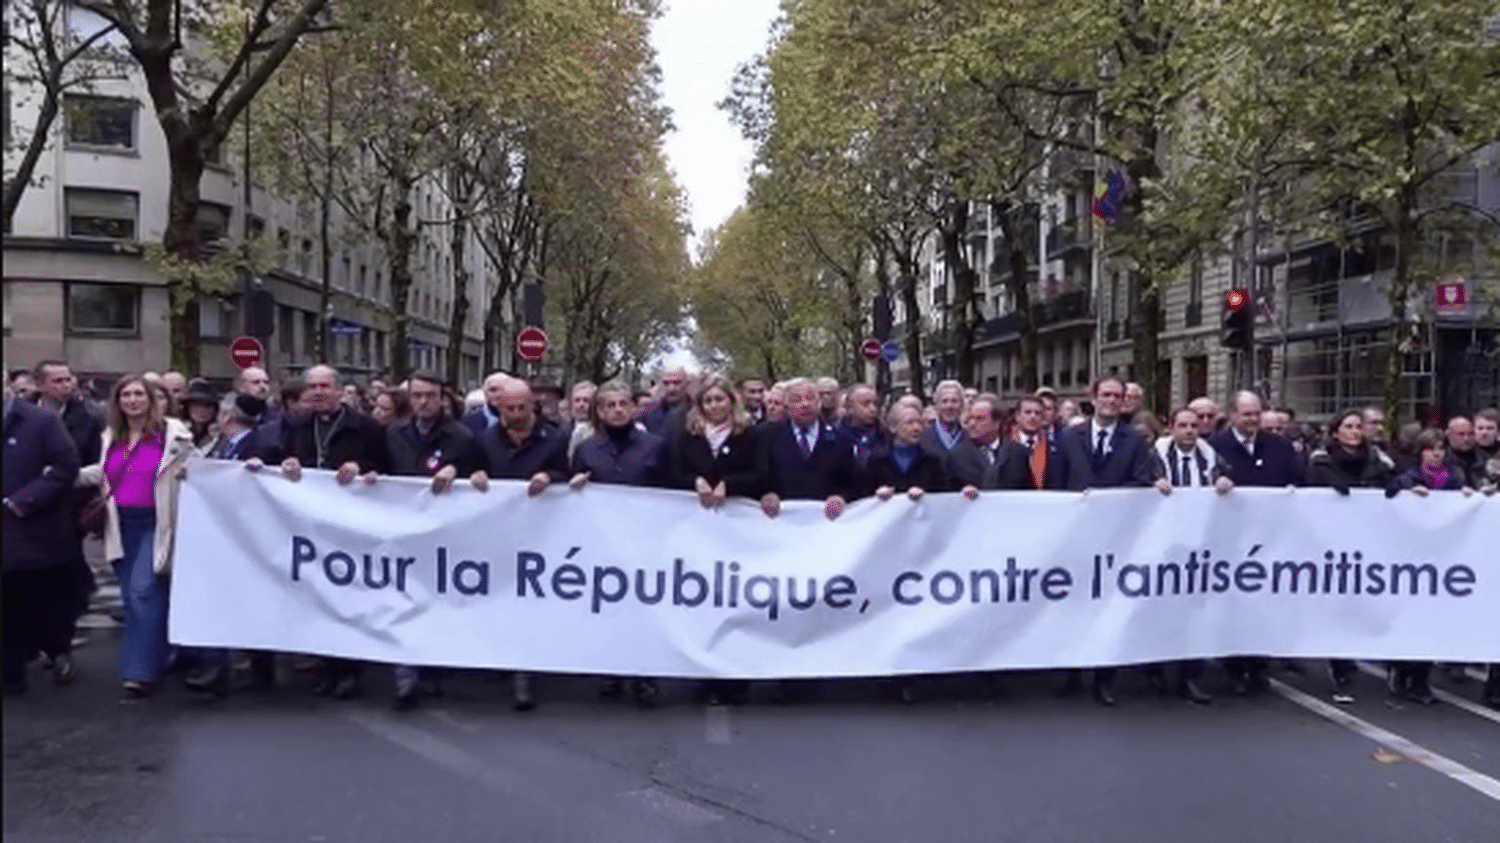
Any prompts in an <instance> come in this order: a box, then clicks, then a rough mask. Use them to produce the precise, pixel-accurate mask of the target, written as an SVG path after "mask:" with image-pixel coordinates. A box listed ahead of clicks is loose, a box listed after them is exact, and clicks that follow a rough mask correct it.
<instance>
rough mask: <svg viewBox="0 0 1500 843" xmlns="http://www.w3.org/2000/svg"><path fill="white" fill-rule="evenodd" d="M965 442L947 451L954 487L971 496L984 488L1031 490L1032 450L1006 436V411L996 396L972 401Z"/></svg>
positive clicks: (946, 463) (981, 396) (949, 471)
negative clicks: (1029, 462)
mask: <svg viewBox="0 0 1500 843" xmlns="http://www.w3.org/2000/svg"><path fill="white" fill-rule="evenodd" d="M964 430H965V433H966V435H965V436H964V438H963V441H961V442H959V443H958V444H957V445H954V446H953V450H951V451H949V452H948V456H947V458H946V460H945V461H944V465H945V467H946V469H947V472H948V477H949V479H950V480H951V482H952V485H953V487H954V488H957V489H962V490H963V493H964V494H965V495H967V496H969V497H974V496H975V494H977V493H978V492H979V491H981V490H989V489H1030V488H1031V477H1030V468H1029V466H1028V465H1027V461H1028V460H1029V459H1030V458H1031V454H1030V452H1028V451H1027V450H1026V449H1025V448H1023V447H1022V446H1021V444H1020V443H1019V442H1016V441H1014V440H1011V439H1008V438H1006V437H1005V435H1004V430H1005V411H1004V410H1003V409H1002V408H1001V405H1000V399H999V398H998V397H996V396H994V395H980V396H977V397H976V398H975V399H974V400H973V401H972V402H970V403H969V412H968V417H967V419H966V421H965V423H964Z"/></svg>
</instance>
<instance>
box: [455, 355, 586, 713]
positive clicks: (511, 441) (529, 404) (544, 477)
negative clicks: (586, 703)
mask: <svg viewBox="0 0 1500 843" xmlns="http://www.w3.org/2000/svg"><path fill="white" fill-rule="evenodd" d="M495 387H496V388H495V390H494V396H495V404H494V405H493V406H492V409H493V410H494V411H495V412H496V413H497V414H498V418H499V421H498V423H497V424H494V425H491V426H490V427H488V428H485V430H484V431H483V432H482V433H480V434H478V435H477V436H475V437H474V441H473V443H472V445H471V446H470V451H471V454H470V459H472V460H473V461H474V462H473V464H474V465H475V466H477V467H476V469H475V470H474V472H473V473H472V474H471V475H470V476H469V483H470V484H472V485H473V487H474V489H475V491H478V492H487V491H489V488H490V479H491V478H494V479H496V480H525V481H527V487H526V491H527V493H528V494H530V495H532V496H533V497H535V496H536V495H540V494H541V493H542V492H544V491H546V490H547V488H548V487H549V486H551V485H552V484H553V483H563V482H566V481H567V479H568V433H567V432H566V431H564V430H562V429H561V428H558V427H555V426H553V425H548V424H545V423H544V421H543V420H542V419H541V418H539V417H538V416H537V413H536V399H535V398H534V397H533V396H532V394H531V386H530V385H528V384H527V383H526V381H523V380H521V379H520V378H512V377H508V376H507V377H505V378H504V379H502V380H499V381H497V382H496V384H495ZM486 390H488V387H486ZM487 394H488V392H487ZM513 679H514V683H513V686H512V687H513V689H514V692H515V704H514V706H513V707H514V708H515V710H516V711H531V710H532V709H534V708H536V702H535V700H534V699H533V698H532V695H531V676H530V675H528V674H525V673H516V674H515V675H514V677H513Z"/></svg>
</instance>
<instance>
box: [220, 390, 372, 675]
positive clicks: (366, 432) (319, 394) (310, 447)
mask: <svg viewBox="0 0 1500 843" xmlns="http://www.w3.org/2000/svg"><path fill="white" fill-rule="evenodd" d="M303 379H304V380H305V381H306V382H307V391H306V393H305V394H304V396H303V402H304V403H305V404H306V406H307V410H308V412H307V413H306V414H304V415H301V416H298V417H296V418H294V419H293V420H292V422H291V424H290V425H289V426H287V427H286V428H285V429H284V430H283V431H282V435H281V441H280V442H278V443H276V452H277V453H279V454H280V455H281V463H280V466H279V468H280V471H281V476H282V477H285V478H286V479H288V480H290V481H292V482H297V481H298V480H301V479H302V467H303V466H304V465H307V466H311V467H313V468H321V469H328V470H331V471H334V472H336V474H335V476H336V479H337V480H338V482H339V484H340V485H344V486H347V485H348V484H350V483H352V482H354V480H355V478H356V477H360V478H363V479H364V481H365V482H367V483H373V482H375V478H376V476H377V475H379V474H382V473H388V472H389V471H390V450H389V448H388V447H387V444H386V431H385V428H383V427H381V426H380V423H379V422H377V421H375V420H374V419H372V418H370V417H369V416H367V415H365V414H364V413H361V412H360V411H359V410H356V409H354V408H353V407H349V406H347V405H346V404H345V403H344V402H343V397H344V392H343V389H342V387H341V386H340V378H339V373H338V370H337V369H334V368H333V367H332V366H324V365H318V366H313V367H312V368H310V369H308V370H307V372H306V373H305V374H304V375H303ZM263 459H264V458H263V456H262V455H257V456H256V457H253V458H251V459H250V460H247V461H246V463H245V468H246V469H247V470H249V471H259V470H261V469H262V468H263V467H264V465H265V463H264V461H263ZM360 673H361V671H360V665H359V663H358V662H355V661H351V660H349V659H335V658H328V659H325V660H324V661H323V673H322V676H321V677H320V678H319V680H318V682H317V683H316V684H315V685H314V687H313V693H314V694H316V695H318V696H331V697H333V698H335V699H339V700H347V699H350V698H352V697H355V696H358V694H359V691H360V687H359V684H360Z"/></svg>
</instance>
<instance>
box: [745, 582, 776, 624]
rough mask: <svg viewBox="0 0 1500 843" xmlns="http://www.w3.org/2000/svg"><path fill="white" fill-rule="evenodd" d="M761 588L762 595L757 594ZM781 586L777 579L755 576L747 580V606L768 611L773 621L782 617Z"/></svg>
mask: <svg viewBox="0 0 1500 843" xmlns="http://www.w3.org/2000/svg"><path fill="white" fill-rule="evenodd" d="M757 586H760V587H761V589H760V591H761V592H762V593H757V589H756V587H757ZM780 595H781V584H780V581H779V580H777V579H776V578H775V577H763V576H759V575H757V576H753V577H750V578H748V579H746V580H745V605H746V606H749V607H750V608H752V609H761V610H765V611H766V616H767V617H769V618H770V619H771V620H773V621H774V620H776V619H777V618H779V617H781V601H780Z"/></svg>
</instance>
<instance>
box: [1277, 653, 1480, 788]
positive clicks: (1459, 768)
mask: <svg viewBox="0 0 1500 843" xmlns="http://www.w3.org/2000/svg"><path fill="white" fill-rule="evenodd" d="M1271 690H1273V691H1275V692H1276V693H1277V694H1279V695H1280V696H1281V697H1282V698H1283V699H1285V700H1287V701H1288V702H1291V703H1293V704H1295V705H1299V706H1301V707H1303V708H1305V709H1307V710H1308V711H1311V712H1312V713H1313V714H1316V715H1318V716H1319V717H1322V718H1323V719H1325V720H1329V721H1332V722H1334V723H1337V724H1338V725H1340V726H1343V727H1344V728H1345V729H1348V730H1349V731H1351V732H1353V733H1355V734H1356V735H1360V736H1361V737H1365V738H1368V739H1370V740H1372V741H1374V742H1375V743H1378V744H1380V745H1381V746H1384V747H1385V748H1386V749H1389V750H1391V751H1393V752H1398V753H1400V754H1401V755H1403V756H1405V757H1407V758H1409V759H1411V760H1412V761H1415V762H1417V763H1418V764H1421V765H1422V766H1424V767H1426V768H1427V769H1429V770H1432V771H1434V772H1437V773H1441V774H1442V775H1444V776H1447V777H1448V778H1450V779H1452V780H1454V781H1456V782H1458V783H1459V784H1461V785H1464V786H1465V787H1468V788H1472V789H1473V790H1476V791H1478V792H1479V793H1481V794H1483V795H1485V796H1487V797H1489V798H1490V799H1493V800H1494V801H1496V802H1500V781H1496V780H1495V779H1492V778H1490V777H1489V776H1486V775H1485V774H1483V773H1480V772H1476V771H1474V770H1471V769H1469V768H1468V767H1465V766H1464V765H1462V764H1460V763H1458V762H1457V761H1454V760H1453V759H1452V758H1449V757H1447V756H1445V755H1439V754H1438V753H1436V752H1433V751H1432V750H1430V749H1427V748H1426V747H1424V746H1421V745H1419V744H1416V743H1413V742H1411V741H1409V740H1407V739H1406V738H1403V737H1401V736H1400V735H1398V734H1396V733H1395V732H1388V731H1386V730H1385V729H1382V728H1380V727H1379V726H1376V725H1375V724H1374V723H1370V722H1367V721H1365V720H1361V719H1359V718H1358V717H1355V716H1354V715H1352V714H1350V713H1348V712H1347V711H1344V710H1342V709H1339V708H1335V707H1334V706H1332V705H1329V704H1328V703H1325V702H1323V701H1322V700H1320V699H1318V698H1316V697H1313V696H1310V695H1308V694H1304V693H1302V692H1301V691H1299V690H1297V689H1296V688H1293V687H1291V686H1290V685H1287V684H1286V683H1285V682H1282V681H1281V680H1279V679H1272V680H1271Z"/></svg>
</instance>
